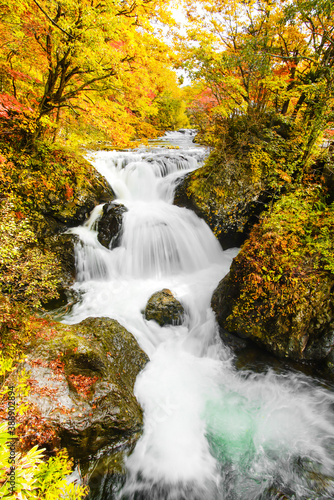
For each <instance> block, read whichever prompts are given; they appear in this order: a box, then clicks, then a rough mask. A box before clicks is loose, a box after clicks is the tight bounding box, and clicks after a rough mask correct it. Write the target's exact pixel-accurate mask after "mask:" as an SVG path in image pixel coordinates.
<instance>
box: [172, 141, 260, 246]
mask: <svg viewBox="0 0 334 500" xmlns="http://www.w3.org/2000/svg"><path fill="white" fill-rule="evenodd" d="M268 200H269V190H268V186H267V185H266V183H265V181H264V176H262V175H261V173H259V172H256V171H255V170H254V169H252V167H251V165H250V162H249V158H248V157H247V155H244V157H241V158H238V157H233V156H232V157H227V156H226V152H223V151H220V150H217V151H214V152H213V153H211V155H210V156H209V158H208V160H207V162H206V163H205V165H204V166H203V167H201V168H199V169H198V170H196V171H195V172H191V173H189V174H188V175H186V176H185V177H184V178H183V179H181V180H180V182H179V184H178V186H177V187H176V190H175V196H174V204H175V205H178V206H181V207H186V208H188V209H190V210H193V211H194V212H195V213H196V214H197V215H198V216H199V217H201V218H203V219H204V220H205V222H206V223H207V224H208V225H209V226H210V228H211V229H212V231H213V232H214V234H215V235H216V237H217V238H218V240H219V241H220V243H221V245H222V247H223V248H224V249H227V248H231V247H235V246H240V245H241V244H242V243H243V242H244V241H245V239H246V237H247V236H248V235H249V232H250V229H251V227H252V226H253V224H254V223H255V222H256V221H257V218H258V216H259V214H260V213H261V211H262V210H263V209H264V206H265V203H266V202H267V201H268Z"/></svg>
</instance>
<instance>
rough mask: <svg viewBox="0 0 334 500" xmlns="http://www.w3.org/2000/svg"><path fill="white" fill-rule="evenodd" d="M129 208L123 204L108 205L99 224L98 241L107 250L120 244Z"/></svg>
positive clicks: (105, 206) (104, 207)
mask: <svg viewBox="0 0 334 500" xmlns="http://www.w3.org/2000/svg"><path fill="white" fill-rule="evenodd" d="M127 210H128V209H127V208H126V207H125V206H124V205H122V204H117V203H106V204H105V205H104V206H103V213H102V216H101V218H100V219H99V221H98V224H97V232H98V234H97V239H98V240H99V242H100V243H101V245H103V246H104V247H106V248H115V247H117V246H119V244H120V238H121V232H122V222H123V214H124V213H125V212H127Z"/></svg>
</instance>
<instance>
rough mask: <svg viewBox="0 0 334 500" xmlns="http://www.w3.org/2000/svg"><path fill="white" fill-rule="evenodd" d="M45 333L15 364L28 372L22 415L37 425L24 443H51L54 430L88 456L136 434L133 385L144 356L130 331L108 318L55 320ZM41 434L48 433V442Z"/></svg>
mask: <svg viewBox="0 0 334 500" xmlns="http://www.w3.org/2000/svg"><path fill="white" fill-rule="evenodd" d="M50 337H51V338H50V340H48V341H45V340H43V341H40V342H39V343H38V344H37V346H35V348H34V349H33V352H31V354H29V355H28V356H27V358H26V359H25V361H24V362H23V363H22V364H21V365H20V367H19V369H18V370H19V371H20V372H23V371H26V372H27V373H28V376H29V382H28V384H29V385H30V392H29V394H28V396H27V397H26V398H24V399H25V400H26V401H27V402H28V403H30V404H31V405H32V406H31V410H30V413H29V412H28V414H27V418H28V419H29V418H30V419H31V420H33V418H34V417H35V416H36V415H37V416H38V420H39V422H40V425H41V428H39V429H35V431H36V436H35V437H34V435H32V436H30V441H29V445H30V446H31V445H32V444H34V443H35V444H37V443H38V444H40V445H42V446H43V445H44V446H46V447H47V448H48V447H49V448H51V449H52V447H53V446H54V438H55V436H56V438H57V439H58V440H59V442H60V444H61V446H64V447H66V448H67V449H68V451H69V453H70V454H71V456H74V457H81V458H88V456H90V455H94V454H95V453H96V452H97V451H98V450H100V449H101V448H103V447H105V446H110V447H117V446H118V445H119V444H120V443H123V444H124V443H125V442H127V440H130V441H131V439H133V436H134V435H137V436H138V435H139V433H140V431H141V427H142V411H141V408H140V406H139V404H138V402H137V400H136V398H135V396H134V394H133V388H134V384H135V381H136V377H137V375H138V373H139V372H140V371H141V370H142V369H143V368H144V366H145V364H146V363H147V361H148V358H147V356H146V354H145V353H144V352H143V351H142V350H141V349H140V347H139V346H138V344H137V342H136V340H135V339H134V337H133V336H132V335H131V334H130V333H129V332H128V331H127V330H126V329H125V328H124V327H122V326H121V325H120V324H119V323H118V322H117V321H115V320H112V319H109V318H88V319H86V320H84V321H82V322H81V323H79V324H77V325H63V324H59V323H58V324H55V325H53V326H52V328H51V329H50ZM15 376H16V375H15V374H14V375H12V378H15ZM45 429H47V430H48V432H45ZM41 436H42V438H41ZM43 436H53V439H52V443H50V442H48V441H47V438H45V439H46V441H45V442H43ZM34 439H35V441H34ZM23 442H24V436H23Z"/></svg>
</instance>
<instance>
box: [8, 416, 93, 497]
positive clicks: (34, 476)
mask: <svg viewBox="0 0 334 500" xmlns="http://www.w3.org/2000/svg"><path fill="white" fill-rule="evenodd" d="M12 439H13V436H12V435H11V434H9V433H8V432H7V425H6V424H1V425H0V496H1V498H3V499H5V500H28V499H40V500H42V499H43V500H56V499H59V498H60V496H61V497H62V498H66V499H67V500H80V499H83V498H85V496H86V495H87V488H86V487H84V486H82V485H76V484H75V483H73V482H70V483H69V482H68V481H67V476H69V475H70V474H71V472H72V468H73V463H72V461H71V460H70V459H69V458H68V455H67V453H66V451H64V450H61V451H60V452H59V453H58V454H57V455H56V456H54V457H50V458H49V459H47V458H46V457H45V455H44V453H43V452H44V450H43V449H39V448H38V447H37V446H34V447H33V448H31V449H30V450H29V451H28V452H27V453H25V454H22V453H17V454H16V456H15V469H11V467H13V466H11V465H10V463H8V457H9V456H10V451H11V448H10V447H9V443H11V442H12ZM12 471H13V472H12ZM11 472H12V475H11ZM11 479H13V481H14V482H11ZM12 485H15V486H14V488H13V489H11V486H12Z"/></svg>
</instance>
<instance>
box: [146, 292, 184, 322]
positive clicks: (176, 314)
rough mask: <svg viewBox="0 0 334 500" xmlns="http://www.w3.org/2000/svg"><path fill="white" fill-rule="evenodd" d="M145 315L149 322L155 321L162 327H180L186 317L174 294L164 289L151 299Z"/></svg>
mask: <svg viewBox="0 0 334 500" xmlns="http://www.w3.org/2000/svg"><path fill="white" fill-rule="evenodd" d="M144 315H145V318H146V319H147V320H151V319H153V320H154V321H156V322H157V323H158V324H159V325H160V326H165V325H180V324H181V323H182V321H183V317H184V308H183V306H182V304H181V303H180V302H179V301H178V300H177V299H176V298H175V297H174V295H173V294H172V292H171V291H170V290H168V289H167V288H164V289H163V290H161V291H160V292H156V293H154V294H153V295H152V296H151V297H150V299H149V300H148V302H147V305H146V308H145V312H144Z"/></svg>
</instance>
